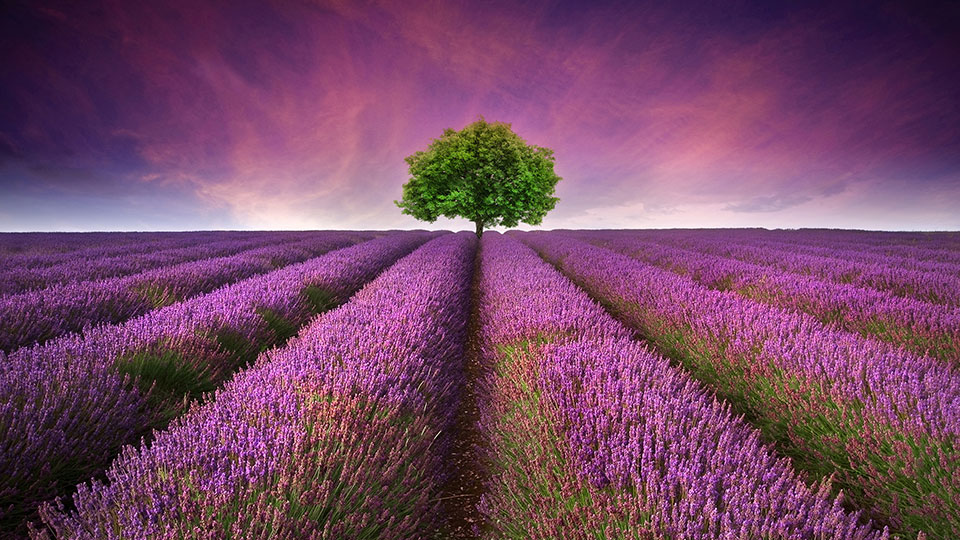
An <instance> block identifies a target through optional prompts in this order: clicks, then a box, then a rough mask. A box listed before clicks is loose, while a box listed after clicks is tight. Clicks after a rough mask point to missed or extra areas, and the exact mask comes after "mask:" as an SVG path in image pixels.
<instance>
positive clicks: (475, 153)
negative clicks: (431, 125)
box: [394, 117, 560, 236]
mask: <svg viewBox="0 0 960 540" xmlns="http://www.w3.org/2000/svg"><path fill="white" fill-rule="evenodd" d="M404 159H405V161H406V162H407V164H408V165H410V175H411V176H412V178H410V180H409V181H407V183H406V184H404V185H403V198H402V199H401V200H400V201H394V202H395V203H396V204H397V206H399V207H400V208H402V209H403V213H404V214H409V215H411V216H413V217H415V218H417V219H420V220H423V221H429V222H433V221H436V219H437V218H438V217H440V216H444V217H448V218H455V217H463V218H466V219H469V220H470V221H472V222H474V223H475V224H476V231H477V236H480V235H482V234H483V229H484V228H487V227H494V226H498V225H502V226H504V227H516V226H517V224H518V223H520V222H521V221H522V222H524V223H527V224H530V225H538V224H540V222H541V221H542V220H543V217H544V216H546V215H547V212H549V211H550V210H552V209H553V207H554V205H556V204H557V201H558V200H559V199H557V198H556V197H554V196H553V191H554V188H555V187H556V185H557V182H559V181H560V177H559V176H557V175H556V174H555V173H554V172H553V161H554V158H553V150H550V149H549V148H542V147H539V146H534V145H531V144H527V142H526V141H524V140H523V139H522V138H520V136H519V135H517V134H516V133H514V132H513V130H512V129H510V124H506V123H503V122H492V123H487V122H486V121H485V120H484V119H483V117H480V119H479V120H477V121H476V122H474V123H472V124H470V125H468V126H467V127H465V128H463V129H462V130H460V131H454V130H453V129H450V128H447V129H445V130H444V131H443V136H441V137H440V138H439V139H433V140H432V141H431V142H430V145H429V146H428V147H427V149H426V151H419V152H416V153H414V154H413V155H412V156H407V157H406V158H404Z"/></svg>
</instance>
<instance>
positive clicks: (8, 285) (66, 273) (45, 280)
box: [0, 233, 329, 295]
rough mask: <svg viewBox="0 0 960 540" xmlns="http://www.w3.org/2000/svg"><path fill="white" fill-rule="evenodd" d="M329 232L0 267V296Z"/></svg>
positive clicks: (132, 248) (130, 250)
mask: <svg viewBox="0 0 960 540" xmlns="http://www.w3.org/2000/svg"><path fill="white" fill-rule="evenodd" d="M328 234H329V233H300V234H296V235H291V234H289V233H265V234H259V235H252V234H251V235H249V236H248V237H241V238H232V239H231V238H221V239H216V240H215V241H212V242H210V241H204V242H198V243H192V244H190V245H187V246H178V247H172V248H168V249H157V246H152V247H150V248H147V247H145V246H142V245H139V244H137V245H133V246H130V247H128V248H127V250H124V251H121V252H120V253H117V254H116V255H112V256H102V255H101V256H97V257H90V258H88V257H82V256H81V254H75V255H73V256H70V257H66V260H64V261H62V262H60V263H55V264H48V265H43V266H37V267H33V268H30V267H23V266H14V267H12V268H8V269H6V270H0V295H5V294H16V293H20V292H24V291H28V290H35V289H43V288H45V287H50V286H52V285H57V284H61V283H73V282H77V281H93V280H100V279H106V278H111V277H118V276H126V275H130V274H136V273H138V272H144V271H146V270H151V269H154V268H160V267H163V266H170V265H174V264H179V263H184V262H190V261H196V260H200V259H209V258H213V257H225V256H228V255H234V254H236V253H239V252H240V251H245V250H249V249H253V248H258V247H263V246H269V245H277V244H286V243H291V242H296V241H302V240H307V239H309V238H311V237H316V236H318V235H328Z"/></svg>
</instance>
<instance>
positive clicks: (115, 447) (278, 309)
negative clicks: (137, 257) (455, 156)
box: [0, 233, 432, 529]
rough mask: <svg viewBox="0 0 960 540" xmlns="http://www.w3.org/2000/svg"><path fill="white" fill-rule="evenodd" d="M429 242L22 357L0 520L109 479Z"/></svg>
mask: <svg viewBox="0 0 960 540" xmlns="http://www.w3.org/2000/svg"><path fill="white" fill-rule="evenodd" d="M431 236H432V235H431V234H428V233H400V234H396V235H389V236H386V237H383V238H379V239H375V240H371V241H368V242H365V243H362V244H359V245H356V246H352V247H348V248H345V249H341V250H337V251H332V252H330V253H328V254H326V255H324V256H321V257H318V258H315V259H311V260H309V261H306V262H304V263H300V264H295V265H291V266H288V267H286V268H283V269H281V270H277V271H274V272H271V273H268V274H264V275H262V276H258V277H255V278H251V279H248V280H245V281H241V282H239V283H236V284H233V285H230V286H228V287H224V288H221V289H219V290H217V291H215V292H213V293H210V294H207V295H203V296H199V297H196V298H194V299H192V300H188V301H186V302H183V303H180V304H176V305H173V306H169V307H166V308H163V309H159V310H156V311H153V312H150V313H148V314H147V315H145V316H142V317H139V318H137V319H133V320H131V321H128V322H127V323H125V324H122V325H118V326H103V327H99V328H94V329H91V330H89V331H87V332H85V333H83V334H82V335H72V336H66V337H64V338H60V339H57V340H53V341H51V342H48V343H47V344H45V345H42V346H37V347H33V348H28V349H20V350H18V351H17V352H16V353H14V354H13V355H11V356H10V357H9V358H7V359H6V360H5V361H4V362H3V363H2V364H0V444H2V445H3V446H2V448H3V452H2V453H0V470H3V471H4V474H3V475H2V476H0V520H2V523H3V527H4V529H13V528H17V527H20V526H22V525H23V522H24V520H25V519H28V518H29V517H30V516H32V515H33V512H34V509H35V507H36V505H37V504H38V503H39V502H40V501H42V500H44V499H49V498H51V497H53V496H56V495H60V494H62V493H63V492H64V491H65V490H66V489H69V488H71V487H72V486H74V485H75V484H77V483H79V482H81V481H83V480H86V479H87V478H89V477H90V476H91V475H93V474H96V473H97V472H99V471H101V470H103V468H104V467H106V466H107V464H108V463H109V461H110V460H111V459H112V458H113V457H114V456H115V455H116V454H117V453H118V452H119V450H120V448H121V446H123V445H124V444H131V443H135V442H136V441H137V440H138V439H139V438H140V437H141V436H143V435H145V434H147V433H149V431H150V430H151V429H153V428H159V427H163V426H165V425H166V423H167V422H169V421H170V420H171V419H172V418H174V417H176V416H178V415H179V414H180V413H182V411H183V409H184V408H185V406H186V405H187V401H185V400H189V399H191V398H195V397H199V395H200V394H201V393H203V392H205V391H210V390H213V389H215V388H216V387H217V386H219V384H220V383H221V382H222V381H224V380H225V379H226V378H228V377H229V376H230V375H231V374H232V373H233V372H234V370H236V369H237V368H238V367H241V366H242V365H244V364H245V363H247V362H249V361H250V360H252V359H253V358H255V357H256V355H257V354H258V353H259V352H261V351H262V350H264V349H266V348H268V347H272V346H274V345H278V344H282V343H283V342H284V341H286V339H288V338H289V337H291V336H292V335H293V334H295V333H296V331H297V329H298V328H299V327H300V326H302V325H304V324H306V323H307V322H308V321H309V319H310V318H311V317H312V316H313V315H314V314H316V313H317V312H320V311H323V310H325V309H328V308H330V307H332V306H333V305H336V304H337V303H339V302H342V301H344V300H346V299H347V298H348V297H349V296H350V295H351V294H353V292H354V291H356V290H357V289H359V288H360V287H361V286H362V285H363V284H364V283H365V282H367V281H369V280H371V279H373V278H374V277H375V276H376V275H377V274H378V273H379V272H381V271H382V270H383V269H384V268H385V267H387V266H388V265H390V264H392V263H393V262H394V261H396V260H397V259H398V258H399V257H401V256H403V255H405V254H406V253H409V252H410V251H411V250H413V249H414V248H415V247H417V246H418V245H420V244H422V243H423V242H424V241H426V240H427V239H428V238H430V237H431Z"/></svg>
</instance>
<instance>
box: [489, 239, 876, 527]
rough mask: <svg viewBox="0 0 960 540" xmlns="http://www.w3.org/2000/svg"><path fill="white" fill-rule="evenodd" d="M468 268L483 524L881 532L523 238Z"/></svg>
mask: <svg viewBox="0 0 960 540" xmlns="http://www.w3.org/2000/svg"><path fill="white" fill-rule="evenodd" d="M479 271H480V276H479V283H480V286H479V291H480V299H479V302H480V305H479V308H480V311H479V312H480V323H481V324H480V328H481V335H482V343H483V351H484V352H483V354H484V356H485V357H486V358H487V360H488V361H489V362H490V363H491V364H492V365H493V370H492V372H491V373H490V376H489V382H488V387H489V394H490V401H489V402H488V403H487V406H486V410H485V415H484V420H483V428H484V431H485V432H486V434H487V437H488V438H489V440H490V444H489V457H488V460H489V461H490V462H491V463H492V466H493V467H494V472H493V474H492V480H491V482H490V485H489V493H488V494H487V495H486V496H485V497H484V501H483V509H484V511H485V513H486V515H487V517H488V526H489V528H490V529H491V531H490V536H491V537H497V538H501V537H508V538H627V537H630V538H823V539H827V538H831V539H832V538H882V537H885V534H883V533H879V532H877V531H874V530H872V529H871V527H870V526H869V524H865V523H859V522H858V521H857V516H856V514H848V513H847V512H845V511H844V509H843V508H842V506H841V503H840V500H839V499H837V498H834V497H831V496H830V495H829V487H828V486H827V484H825V483H820V484H817V485H815V486H813V487H808V486H807V485H805V484H804V483H803V482H802V481H801V479H800V478H799V477H798V475H797V474H796V473H794V472H793V470H792V469H791V467H790V465H789V462H788V461H787V460H785V459H783V458H779V457H777V456H776V455H775V454H773V453H772V452H771V451H770V450H769V449H768V448H766V447H765V446H764V445H763V444H762V442H761V440H760V436H759V434H758V432H757V431H755V430H754V429H752V428H751V427H750V426H748V425H747V424H746V423H745V422H743V421H742V420H741V419H739V418H737V417H736V416H735V415H733V414H732V413H731V412H730V410H729V407H728V406H726V405H724V404H722V403H720V402H718V401H717V400H716V398H714V397H713V395H712V394H711V393H710V392H709V391H708V390H706V389H705V388H704V387H703V386H701V385H699V384H698V383H696V382H695V381H693V380H692V379H691V378H690V377H689V376H688V375H686V374H685V373H683V372H682V371H680V370H677V369H676V368H674V367H671V366H670V365H669V363H668V362H667V361H666V360H665V359H663V358H662V357H659V356H657V355H655V354H653V353H651V352H650V351H649V350H647V349H646V348H645V347H643V346H641V345H639V344H638V343H636V342H633V341H631V334H632V332H630V331H629V330H628V329H626V328H625V327H623V326H622V325H621V324H619V323H617V322H616V321H614V320H613V319H612V318H611V317H610V316H609V315H607V314H606V313H605V312H604V310H603V309H602V308H601V307H600V306H599V305H597V304H596V303H594V302H593V301H591V300H590V298H589V297H588V296H587V295H586V294H585V293H584V292H583V291H581V290H579V289H578V288H577V287H576V286H575V285H574V284H573V283H571V282H570V281H569V280H567V279H566V278H565V277H563V276H562V275H561V274H559V273H558V272H557V271H556V270H554V269H552V268H551V267H550V266H549V265H547V264H545V263H544V262H543V261H542V260H540V258H539V257H537V256H536V254H535V253H534V252H533V251H532V250H530V249H529V248H527V247H525V246H523V245H522V244H520V243H519V242H516V241H515V240H512V239H511V238H509V237H504V236H499V235H494V234H492V233H488V234H487V235H485V236H484V238H483V243H482V250H481V264H480V270H479ZM517 299H522V301H520V302H518V301H517Z"/></svg>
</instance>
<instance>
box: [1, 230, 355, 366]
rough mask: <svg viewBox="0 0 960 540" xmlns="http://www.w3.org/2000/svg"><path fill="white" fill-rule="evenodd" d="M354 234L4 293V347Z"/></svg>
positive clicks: (290, 258)
mask: <svg viewBox="0 0 960 540" xmlns="http://www.w3.org/2000/svg"><path fill="white" fill-rule="evenodd" d="M359 240H360V237H358V236H356V234H355V233H331V234H322V235H319V236H317V237H314V238H310V239H307V240H300V241H297V242H293V243H289V244H283V245H279V246H267V247H261V248H256V249H251V250H247V251H243V252H240V253H237V254H236V255H231V256H229V257H216V258H213V259H204V260H200V261H194V262H188V263H182V264H177V265H174V266H169V267H166V268H158V269H155V270H149V271H147V272H142V273H140V274H135V275H132V276H124V277H118V278H112V279H106V280H99V281H79V282H75V283H68V284H64V285H55V286H53V287H48V288H46V289H42V290H39V291H30V292H26V293H21V294H15V295H11V296H5V297H0V350H4V351H7V352H9V351H12V350H14V349H16V348H18V347H26V346H30V345H33V344H36V343H43V342H45V341H47V340H49V339H52V338H55V337H57V336H60V335H62V334H66V333H69V332H78V331H80V330H82V329H84V328H86V327H89V326H94V325H99V324H115V323H120V322H123V321H125V320H127V319H130V318H132V317H136V316H138V315H142V314H144V313H147V312H149V311H151V310H153V309H156V308H158V307H163V306H167V305H171V304H175V303H177V302H181V301H183V300H186V299H188V298H191V297H193V296H196V295H198V294H202V293H206V292H209V291H212V290H214V289H216V288H218V287H221V286H223V285H227V284H229V283H233V282H235V281H238V280H241V279H244V278H248V277H251V276H255V275H258V274H264V273H266V272H270V271H271V270H275V269H277V268H280V267H283V266H286V265H289V264H292V263H297V262H301V261H305V260H307V259H309V258H311V257H316V256H317V255H320V254H322V253H325V252H327V251H330V250H331V249H337V248H341V247H344V246H348V245H351V244H354V243H356V242H357V241H359Z"/></svg>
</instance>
